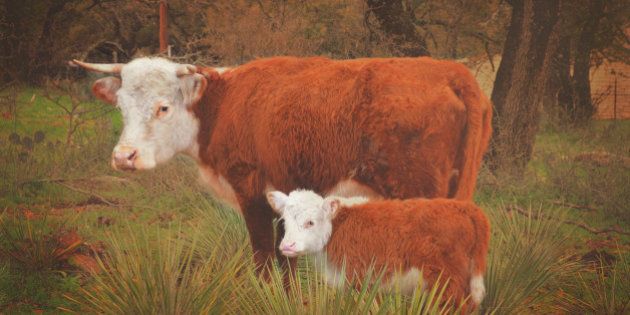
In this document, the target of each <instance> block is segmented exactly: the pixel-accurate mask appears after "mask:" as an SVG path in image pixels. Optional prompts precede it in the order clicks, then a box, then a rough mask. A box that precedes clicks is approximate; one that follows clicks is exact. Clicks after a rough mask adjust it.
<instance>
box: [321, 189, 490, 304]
mask: <svg viewBox="0 0 630 315" xmlns="http://www.w3.org/2000/svg"><path fill="white" fill-rule="evenodd" d="M332 223H333V228H332V235H331V237H330V240H329V242H328V245H327V246H326V253H327V254H328V260H329V261H330V262H331V263H333V265H336V266H341V265H343V264H344V262H345V266H346V272H347V273H348V275H350V276H357V277H358V279H359V280H360V279H363V277H364V276H365V272H366V271H367V270H368V268H369V265H370V264H371V263H372V262H373V263H374V267H375V268H376V270H385V271H386V273H385V276H386V277H389V276H391V275H392V273H393V272H395V271H401V270H402V271H408V270H409V269H411V268H413V267H415V268H417V269H418V270H420V269H421V270H422V272H423V277H424V280H425V281H427V285H428V286H429V287H431V286H432V285H433V284H434V283H435V281H436V280H437V278H438V276H439V275H440V273H442V277H441V279H442V281H444V280H446V279H449V282H448V286H447V288H446V291H445V296H446V297H451V298H453V299H454V301H461V300H463V299H464V298H466V297H467V296H468V295H469V294H470V279H471V277H472V276H473V275H483V274H484V272H485V269H486V255H487V253H488V242H489V239H490V224H489V222H488V219H487V218H486V216H485V214H484V213H483V211H482V210H481V209H480V208H479V207H477V206H475V205H474V204H473V203H470V202H463V201H457V200H450V199H433V200H428V199H408V200H402V201H401V200H384V201H374V202H369V203H365V204H361V205H355V206H349V207H344V206H342V207H341V208H340V209H339V210H338V212H337V214H336V216H335V218H334V219H333V221H332ZM385 281H387V278H386V279H385ZM471 306H472V305H471Z"/></svg>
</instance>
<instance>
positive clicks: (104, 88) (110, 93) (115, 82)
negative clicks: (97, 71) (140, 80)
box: [92, 77, 120, 105]
mask: <svg viewBox="0 0 630 315" xmlns="http://www.w3.org/2000/svg"><path fill="white" fill-rule="evenodd" d="M118 89H120V79H119V78H117V77H105V78H101V79H98V80H96V81H95V82H94V84H92V94H94V96H96V97H97V98H98V99H100V100H102V101H104V102H106V103H110V104H112V105H116V99H117V98H116V92H118Z"/></svg>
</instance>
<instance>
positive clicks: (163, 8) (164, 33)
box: [159, 0, 168, 53]
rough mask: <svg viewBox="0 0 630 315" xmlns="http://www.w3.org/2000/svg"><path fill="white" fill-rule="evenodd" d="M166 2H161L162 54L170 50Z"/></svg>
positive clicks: (163, 0) (164, 0)
mask: <svg viewBox="0 0 630 315" xmlns="http://www.w3.org/2000/svg"><path fill="white" fill-rule="evenodd" d="M166 9H167V4H166V0H162V1H160V31H159V32H160V52H161V53H163V52H166V50H167V49H168V30H167V25H168V17H167V12H166Z"/></svg>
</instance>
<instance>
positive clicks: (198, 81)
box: [179, 73, 208, 108]
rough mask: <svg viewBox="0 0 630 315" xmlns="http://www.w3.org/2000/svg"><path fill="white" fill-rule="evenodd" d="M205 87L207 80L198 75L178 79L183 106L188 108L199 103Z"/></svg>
mask: <svg viewBox="0 0 630 315" xmlns="http://www.w3.org/2000/svg"><path fill="white" fill-rule="evenodd" d="M207 86H208V80H206V78H205V77H204V76H203V75H201V74H199V73H193V74H188V75H183V76H181V77H180V78H179V87H180V89H181V91H182V96H183V103H184V106H186V108H190V107H191V106H193V105H195V104H196V103H197V102H199V100H200V99H201V98H202V97H203V93H204V92H205V90H206V87H207Z"/></svg>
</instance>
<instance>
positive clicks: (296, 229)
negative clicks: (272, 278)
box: [267, 190, 332, 257]
mask: <svg viewBox="0 0 630 315" xmlns="http://www.w3.org/2000/svg"><path fill="white" fill-rule="evenodd" d="M267 199H268V201H269V204H270V205H271V207H272V208H273V209H274V210H275V211H276V212H278V213H279V214H280V215H281V217H282V219H283V220H284V230H285V232H284V238H283V239H282V242H281V244H280V250H282V248H283V247H284V245H288V244H293V243H295V246H294V251H293V252H285V251H283V253H284V254H285V255H287V256H290V257H293V256H299V255H302V254H309V253H317V252H320V251H322V250H323V249H324V246H326V243H328V239H329V238H330V234H331V232H332V214H331V213H328V212H326V211H324V210H323V204H324V198H322V197H321V196H319V195H318V194H316V193H314V192H313V191H310V190H295V191H292V192H291V193H290V194H289V195H288V196H287V195H285V194H283V193H282V192H279V191H273V192H269V193H267ZM308 222H311V223H313V226H310V227H307V224H308Z"/></svg>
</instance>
